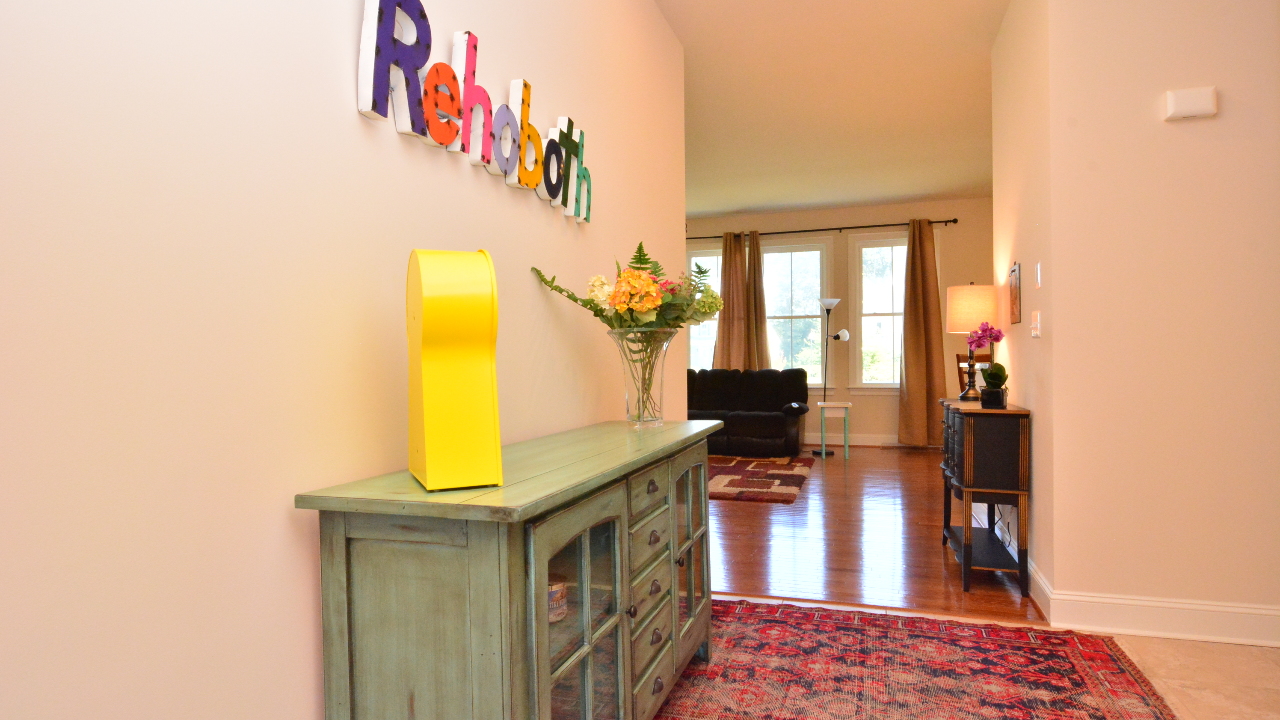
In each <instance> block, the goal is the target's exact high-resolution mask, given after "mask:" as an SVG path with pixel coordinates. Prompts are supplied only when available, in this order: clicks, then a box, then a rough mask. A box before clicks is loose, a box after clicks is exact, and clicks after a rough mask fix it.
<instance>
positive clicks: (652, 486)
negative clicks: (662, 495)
mask: <svg viewBox="0 0 1280 720" xmlns="http://www.w3.org/2000/svg"><path fill="white" fill-rule="evenodd" d="M645 492H647V493H648V494H650V495H652V494H654V493H656V492H658V481H657V480H654V479H653V478H649V487H647V488H645Z"/></svg>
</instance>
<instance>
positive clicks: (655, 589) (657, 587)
mask: <svg viewBox="0 0 1280 720" xmlns="http://www.w3.org/2000/svg"><path fill="white" fill-rule="evenodd" d="M660 592H662V583H660V582H658V581H657V580H654V581H653V583H651V584H650V585H649V594H650V595H657V594H658V593H660Z"/></svg>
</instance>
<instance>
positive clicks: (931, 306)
mask: <svg viewBox="0 0 1280 720" xmlns="http://www.w3.org/2000/svg"><path fill="white" fill-rule="evenodd" d="M934 257H935V255H934V249H933V225H931V224H930V223H929V221H928V220H912V221H911V230H910V236H909V237H908V240H907V282H906V297H905V300H904V305H903V308H902V384H901V387H900V388H899V389H898V442H899V443H902V444H903V445H916V446H921V445H941V444H942V406H941V405H939V404H938V400H939V399H940V398H943V397H946V394H947V385H946V371H945V368H944V367H943V363H942V305H941V303H940V302H938V268H937V265H936V263H935V262H934Z"/></svg>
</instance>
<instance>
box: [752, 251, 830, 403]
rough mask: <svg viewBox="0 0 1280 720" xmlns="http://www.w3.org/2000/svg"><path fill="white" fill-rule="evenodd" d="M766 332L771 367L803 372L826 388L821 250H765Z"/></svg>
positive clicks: (810, 380) (813, 381)
mask: <svg viewBox="0 0 1280 720" xmlns="http://www.w3.org/2000/svg"><path fill="white" fill-rule="evenodd" d="M763 270H764V308H765V313H764V314H765V317H766V318H767V319H766V320H765V329H766V330H767V332H768V334H769V362H770V363H771V364H772V365H773V367H775V368H777V369H779V370H783V369H786V368H804V369H805V371H806V372H807V373H808V374H809V382H811V383H821V382H822V305H820V304H819V303H818V298H820V297H821V296H822V247H821V246H784V247H778V248H765V250H764V266H763Z"/></svg>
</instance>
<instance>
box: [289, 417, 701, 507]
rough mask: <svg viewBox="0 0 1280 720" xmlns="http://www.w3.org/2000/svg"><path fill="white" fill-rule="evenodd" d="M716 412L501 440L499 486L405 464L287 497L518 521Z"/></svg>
mask: <svg viewBox="0 0 1280 720" xmlns="http://www.w3.org/2000/svg"><path fill="white" fill-rule="evenodd" d="M722 426H723V423H721V422H720V421H719V420H689V421H684V422H669V423H664V424H663V425H661V426H659V427H655V428H641V429H635V428H633V427H632V426H631V423H628V422H606V423H600V424H598V425H589V426H587V427H584V428H578V429H576V430H569V431H566V432H562V433H556V434H555V435H548V436H546V437H541V438H536V439H534V440H525V441H524V442H518V443H512V444H511V445H504V446H503V447H502V476H503V480H504V482H505V484H504V485H503V486H502V487H477V488H462V489H458V490H442V491H439V492H433V493H428V492H427V491H426V490H424V489H423V488H422V485H420V484H419V483H418V481H417V480H416V479H414V477H413V475H411V474H410V473H409V471H408V470H401V471H400V472H393V473H388V474H386V475H379V476H377V477H372V478H368V479H366V480H357V481H355V482H349V483H345V484H342V485H335V486H333V487H330V488H325V489H323V490H312V491H311V492H305V493H302V494H300V495H298V496H296V497H295V498H294V506H295V507H298V508H303V509H306V510H335V511H338V512H364V513H381V514H388V515H425V516H430V517H441V518H452V519H455V520H491V521H497V522H520V521H523V520H527V519H529V518H532V517H534V516H536V515H540V514H542V513H544V512H546V511H548V510H551V509H553V508H555V507H558V506H560V505H563V504H565V503H567V502H569V501H571V500H573V499H575V498H578V497H581V496H583V495H586V494H587V493H590V492H591V491H593V490H595V489H597V488H599V487H602V486H604V485H606V484H608V483H609V482H610V481H612V480H614V479H616V478H618V477H620V476H622V475H625V474H627V473H630V472H631V471H633V470H637V469H639V468H642V467H644V466H645V465H648V464H649V463H651V462H653V461H655V460H658V459H660V458H662V457H665V456H667V455H671V454H672V453H675V452H677V451H679V450H681V449H683V448H685V447H687V446H690V445H693V444H694V443H696V442H698V441H699V440H701V439H702V438H704V437H706V436H707V435H710V434H711V433H713V432H715V431H716V430H718V429H720V427H722Z"/></svg>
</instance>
